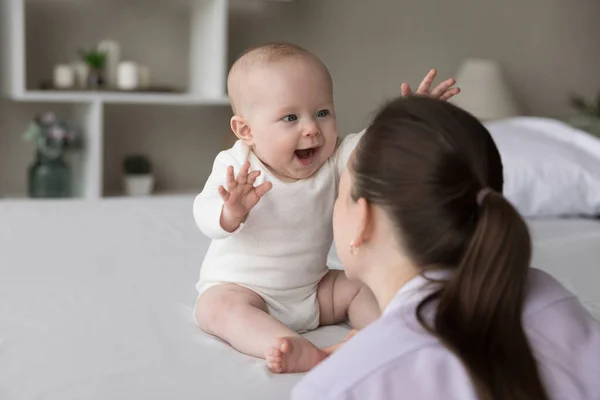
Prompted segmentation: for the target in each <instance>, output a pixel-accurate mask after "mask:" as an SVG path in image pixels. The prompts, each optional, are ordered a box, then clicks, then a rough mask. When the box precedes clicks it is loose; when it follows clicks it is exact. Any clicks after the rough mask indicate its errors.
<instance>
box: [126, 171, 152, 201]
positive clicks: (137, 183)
mask: <svg viewBox="0 0 600 400" xmlns="http://www.w3.org/2000/svg"><path fill="white" fill-rule="evenodd" d="M124 181H125V193H126V194H127V195H128V196H135V197H137V196H148V195H150V194H151V193H152V189H153V188H154V176H152V175H125V178H124Z"/></svg>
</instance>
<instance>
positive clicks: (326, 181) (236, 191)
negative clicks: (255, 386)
mask: <svg viewBox="0 0 600 400" xmlns="http://www.w3.org/2000/svg"><path fill="white" fill-rule="evenodd" d="M434 76H435V71H432V72H431V73H430V74H429V75H428V77H427V78H426V80H425V81H424V82H423V84H422V85H421V87H420V88H419V91H418V93H426V94H429V86H430V85H431V81H433V78H434ZM452 85H454V81H453V80H448V81H445V82H444V83H442V84H440V85H439V86H438V87H437V88H436V89H434V90H433V91H432V92H431V94H430V95H432V96H435V97H441V98H449V97H451V96H452V95H454V94H456V93H457V92H458V89H457V88H451V86H452ZM227 86H228V91H229V97H230V99H231V105H232V108H233V113H234V116H233V117H232V118H231V129H232V130H233V132H234V133H235V135H236V136H237V137H238V139H239V140H238V141H237V142H236V143H235V145H234V146H233V147H232V148H231V149H229V150H227V151H223V152H221V153H220V154H219V155H218V156H217V158H216V160H215V162H214V166H213V171H212V173H211V175H210V177H209V178H208V180H207V182H206V185H205V187H204V189H203V190H202V193H200V194H199V195H198V196H197V198H196V200H195V202H194V218H195V221H196V223H197V225H198V227H199V228H200V230H201V231H202V232H203V233H204V234H205V235H206V236H208V237H210V238H211V239H212V243H211V245H210V248H209V249H208V252H207V254H206V257H205V259H204V262H203V264H202V268H201V271H200V280H199V282H198V284H197V289H198V292H199V296H198V300H197V302H196V308H195V314H194V315H195V318H196V321H197V323H198V325H199V326H200V327H201V328H202V329H203V330H204V331H205V332H207V333H209V334H211V335H214V336H217V337H219V338H221V339H223V340H225V341H226V342H228V343H229V344H231V345H232V346H233V347H234V348H236V349H237V350H239V351H241V352H243V353H246V354H249V355H252V356H255V357H260V358H264V359H266V362H267V366H268V368H269V369H270V370H271V371H272V372H275V373H282V372H303V371H307V370H309V369H311V368H312V367H313V366H314V365H316V364H317V363H319V362H320V361H321V360H322V359H323V358H325V357H326V356H327V355H328V353H329V351H328V350H322V349H319V348H317V347H316V346H314V345H313V344H312V343H311V342H309V341H308V340H307V339H304V338H303V337H302V336H300V335H299V333H302V332H306V331H309V330H312V329H315V328H317V327H318V326H320V325H332V324H337V323H340V322H343V321H346V320H348V321H349V323H350V325H351V326H352V327H353V328H355V329H360V328H362V327H364V326H366V325H367V324H369V323H370V322H371V321H373V320H374V319H376V318H377V317H378V315H379V309H378V306H377V303H376V301H375V299H374V298H373V295H372V294H371V293H370V292H369V291H368V289H366V288H363V287H361V286H360V285H358V284H357V283H354V282H351V281H349V280H348V279H347V278H346V277H345V275H344V274H343V272H342V271H329V269H328V268H327V266H326V261H327V255H328V251H329V249H330V246H331V242H332V226H331V218H332V210H333V204H334V201H335V197H336V193H337V184H338V181H339V177H340V174H341V172H342V170H343V169H344V167H345V165H346V161H347V159H348V157H349V156H350V154H351V152H352V150H353V149H354V147H355V145H356V143H357V142H358V140H359V139H360V137H361V134H356V135H350V136H348V137H347V138H346V139H344V140H343V141H340V140H339V139H338V135H337V129H336V117H335V109H334V105H333V84H332V79H331V76H330V74H329V72H328V70H327V68H326V67H325V65H324V64H323V63H322V62H321V61H320V60H319V59H318V58H317V57H316V56H315V55H313V54H311V53H310V52H308V51H306V50H304V49H302V48H300V47H297V46H294V45H291V44H286V43H275V44H268V45H264V46H260V47H257V48H254V49H251V50H249V51H247V52H246V53H245V54H244V55H242V56H241V57H240V58H239V59H238V60H237V61H236V62H235V64H234V65H233V67H232V68H231V71H230V73H229V76H228V80H227ZM402 92H403V94H410V88H409V87H408V86H406V85H403V87H402Z"/></svg>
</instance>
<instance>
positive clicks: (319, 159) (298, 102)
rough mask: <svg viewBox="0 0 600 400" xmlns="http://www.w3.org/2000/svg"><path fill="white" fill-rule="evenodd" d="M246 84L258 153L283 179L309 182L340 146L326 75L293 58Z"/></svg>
mask: <svg viewBox="0 0 600 400" xmlns="http://www.w3.org/2000/svg"><path fill="white" fill-rule="evenodd" d="M248 80H249V82H248V84H249V86H248V87H247V89H248V90H249V93H248V96H247V99H248V102H249V103H248V110H249V112H248V113H247V116H246V120H247V121H248V125H249V126H250V129H251V134H252V146H253V150H254V153H255V154H256V155H257V157H258V158H259V159H260V160H261V161H262V162H263V163H264V164H266V166H267V167H269V169H270V170H271V171H272V172H273V173H274V174H276V175H277V176H278V177H279V178H280V179H283V180H287V181H294V180H297V179H304V178H308V177H310V176H311V175H312V174H314V173H315V172H316V171H317V170H318V169H319V168H320V167H321V165H323V163H324V162H325V161H326V160H327V159H328V158H329V157H330V156H331V155H332V154H333V151H334V150H335V146H336V140H337V129H336V119H335V110H334V107H333V93H332V87H331V81H330V78H329V76H328V74H327V73H326V72H325V71H323V70H322V69H321V68H320V67H319V66H318V65H316V64H315V63H314V62H310V61H305V60H303V59H297V58H294V59H290V60H285V61H281V62H277V63H273V64H271V65H268V66H265V67H263V68H260V69H257V71H255V72H254V73H252V74H251V75H250V76H249V77H248Z"/></svg>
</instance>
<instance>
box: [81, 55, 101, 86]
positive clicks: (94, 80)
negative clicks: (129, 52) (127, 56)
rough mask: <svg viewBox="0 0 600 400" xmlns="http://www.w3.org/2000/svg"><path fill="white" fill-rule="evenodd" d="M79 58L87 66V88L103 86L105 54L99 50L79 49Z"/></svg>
mask: <svg viewBox="0 0 600 400" xmlns="http://www.w3.org/2000/svg"><path fill="white" fill-rule="evenodd" d="M79 55H80V56H81V59H82V60H83V62H85V63H86V65H87V66H88V69H89V71H88V76H87V85H88V88H89V89H97V88H100V87H102V86H104V69H105V67H106V59H107V54H106V52H104V51H101V50H89V51H86V50H81V51H80V52H79Z"/></svg>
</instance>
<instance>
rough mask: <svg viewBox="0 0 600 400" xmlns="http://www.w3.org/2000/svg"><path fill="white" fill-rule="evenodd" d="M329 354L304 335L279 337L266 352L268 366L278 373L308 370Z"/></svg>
mask: <svg viewBox="0 0 600 400" xmlns="http://www.w3.org/2000/svg"><path fill="white" fill-rule="evenodd" d="M325 357H327V354H326V353H325V352H324V351H323V350H321V349H319V348H317V347H316V346H315V345H314V344H312V343H311V342H309V341H308V340H306V339H304V338H303V337H295V336H289V337H283V338H278V339H277V341H276V342H275V346H273V347H271V348H270V349H269V350H268V352H267V354H266V357H265V359H266V361H267V367H268V368H269V370H271V372H273V373H276V374H282V373H286V372H288V373H294V372H306V371H309V370H310V369H311V368H313V367H314V366H315V365H317V364H318V363H320V362H321V361H323V359H324V358H325Z"/></svg>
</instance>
